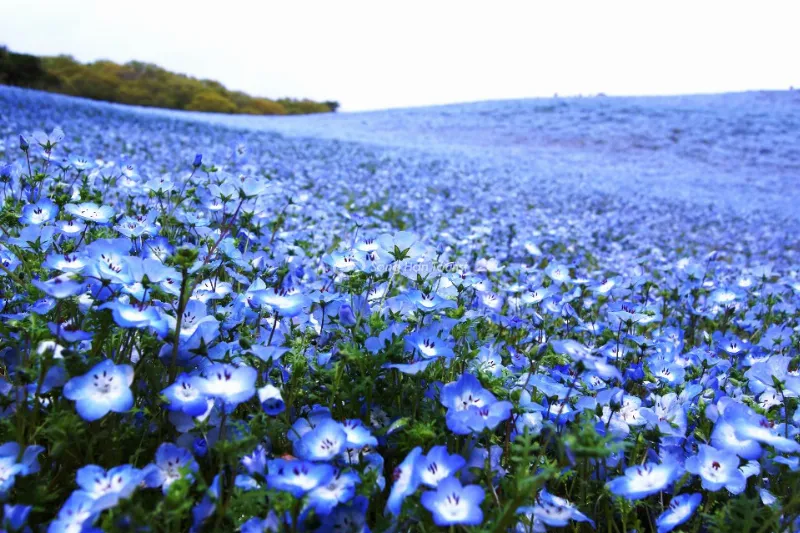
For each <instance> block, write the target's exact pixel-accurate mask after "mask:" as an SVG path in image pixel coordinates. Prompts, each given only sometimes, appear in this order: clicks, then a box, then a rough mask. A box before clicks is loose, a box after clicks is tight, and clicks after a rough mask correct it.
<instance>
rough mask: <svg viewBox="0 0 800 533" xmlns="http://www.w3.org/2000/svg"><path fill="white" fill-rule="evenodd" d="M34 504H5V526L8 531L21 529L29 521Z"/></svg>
mask: <svg viewBox="0 0 800 533" xmlns="http://www.w3.org/2000/svg"><path fill="white" fill-rule="evenodd" d="M31 509H33V506H31V505H8V504H5V505H4V506H3V527H4V528H5V529H6V530H7V531H21V530H22V528H23V526H25V522H27V521H28V514H30V512H31Z"/></svg>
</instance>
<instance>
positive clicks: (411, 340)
mask: <svg viewBox="0 0 800 533" xmlns="http://www.w3.org/2000/svg"><path fill="white" fill-rule="evenodd" d="M448 335H449V334H448V333H447V332H446V331H443V329H442V327H441V325H438V324H433V325H430V326H426V327H424V328H421V329H419V330H417V331H414V332H413V333H410V334H408V335H406V337H405V341H404V342H405V348H406V350H408V351H412V352H413V351H416V353H418V354H419V356H420V357H421V358H423V359H433V358H436V357H444V358H450V357H453V356H454V355H455V354H454V352H453V346H454V343H453V342H452V341H449V340H447V336H448Z"/></svg>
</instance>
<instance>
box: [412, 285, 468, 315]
mask: <svg viewBox="0 0 800 533" xmlns="http://www.w3.org/2000/svg"><path fill="white" fill-rule="evenodd" d="M406 298H408V301H409V302H411V304H412V305H414V307H416V308H417V309H418V310H420V311H423V312H425V313H430V312H433V311H438V310H441V309H452V308H454V307H456V302H454V301H453V300H447V299H445V298H442V297H441V296H439V295H438V294H436V293H435V292H434V293H430V292H421V291H417V290H413V291H409V292H408V293H406Z"/></svg>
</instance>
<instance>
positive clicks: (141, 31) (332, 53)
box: [0, 0, 800, 110]
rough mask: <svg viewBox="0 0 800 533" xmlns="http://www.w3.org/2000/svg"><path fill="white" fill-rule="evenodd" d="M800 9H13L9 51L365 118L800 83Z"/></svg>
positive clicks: (5, 31)
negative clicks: (119, 65) (173, 75)
mask: <svg viewBox="0 0 800 533" xmlns="http://www.w3.org/2000/svg"><path fill="white" fill-rule="evenodd" d="M798 21H800V2H799V1H792V0H787V1H781V2H777V1H776V2H773V1H769V0H759V1H752V2H737V1H736V0H728V1H725V2H716V1H702V0H692V1H685V2H684V1H680V0H671V1H668V2H655V1H647V0H638V1H631V2H622V1H618V2H612V1H602V0H593V1H586V2H579V1H566V0H552V1H551V0H548V1H547V2H545V1H533V0H531V1H527V2H522V1H520V2H506V1H502V0H485V1H483V2H470V1H468V0H461V1H452V2H451V1H446V0H425V1H415V0H403V1H388V0H369V1H348V0H343V1H330V0H328V1H319V2H309V1H284V2H273V1H268V0H263V1H251V2H245V1H238V0H213V1H206V0H194V1H183V0H130V1H128V0H0V43H4V44H6V45H7V46H8V47H9V48H11V49H12V50H15V51H22V52H28V53H35V54H46V55H52V54H61V53H64V54H71V55H73V56H75V57H76V58H77V59H79V60H81V61H91V60H95V59H111V60H114V61H117V62H125V61H128V60H132V59H138V60H143V61H148V62H152V63H157V64H159V65H161V66H163V67H166V68H168V69H170V70H173V71H177V72H183V73H186V74H190V75H192V76H196V77H203V78H212V79H216V80H218V81H220V82H222V83H223V84H225V85H226V86H227V87H228V88H232V89H239V90H243V91H246V92H248V93H250V94H253V95H258V96H267V97H281V96H292V97H309V98H313V99H317V100H338V101H340V102H341V103H342V107H343V109H346V110H362V109H380V108H387V107H405V106H419V105H429V104H439V103H450V102H464V101H473V100H487V99H499V98H520V97H531V96H551V95H552V94H553V93H559V94H562V95H571V94H594V93H598V92H604V93H606V94H609V95H614V94H675V93H695V92H724V91H740V90H747V89H787V88H788V87H789V86H790V85H795V86H800V58H798V55H797V53H798V50H800V39H798Z"/></svg>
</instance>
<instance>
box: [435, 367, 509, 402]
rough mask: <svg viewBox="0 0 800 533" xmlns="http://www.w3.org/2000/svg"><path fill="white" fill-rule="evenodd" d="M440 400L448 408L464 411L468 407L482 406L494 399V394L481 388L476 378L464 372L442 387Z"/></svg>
mask: <svg viewBox="0 0 800 533" xmlns="http://www.w3.org/2000/svg"><path fill="white" fill-rule="evenodd" d="M440 401H441V403H442V405H443V406H445V407H446V408H447V409H449V410H455V411H464V410H466V409H467V408H469V407H484V406H486V405H490V404H492V403H494V402H495V401H496V398H495V397H494V395H493V394H492V393H491V392H489V391H487V390H486V389H484V388H483V386H482V385H481V383H480V381H478V378H476V377H475V376H473V375H472V374H468V373H464V374H462V376H461V377H460V378H459V379H458V381H454V382H451V383H448V384H446V385H445V386H444V387H442V392H441V395H440Z"/></svg>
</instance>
